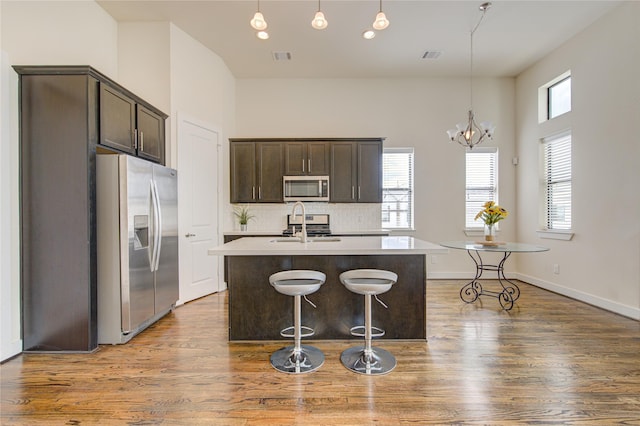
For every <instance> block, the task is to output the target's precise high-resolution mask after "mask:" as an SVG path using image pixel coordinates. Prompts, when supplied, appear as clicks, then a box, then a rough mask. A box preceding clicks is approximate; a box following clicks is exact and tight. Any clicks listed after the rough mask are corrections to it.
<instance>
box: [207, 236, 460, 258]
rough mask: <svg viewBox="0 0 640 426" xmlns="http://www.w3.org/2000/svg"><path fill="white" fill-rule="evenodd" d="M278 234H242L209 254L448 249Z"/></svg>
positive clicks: (404, 240)
mask: <svg viewBox="0 0 640 426" xmlns="http://www.w3.org/2000/svg"><path fill="white" fill-rule="evenodd" d="M281 239H282V238H276V237H243V238H240V239H237V240H235V241H231V242H228V243H226V244H223V245H221V246H218V247H214V248H210V249H209V250H208V253H209V255H210V256H219V255H224V256H296V255H298V256H310V255H321V256H328V255H336V256H341V255H372V254H425V255H426V254H446V253H448V252H449V250H448V249H446V248H444V247H442V246H440V245H438V244H434V243H430V242H428V241H423V240H418V239H416V238H413V237H405V236H394V237H376V236H372V237H340V241H323V242H318V241H313V242H307V243H301V242H299V241H286V242H280V241H276V240H281Z"/></svg>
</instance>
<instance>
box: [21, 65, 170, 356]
mask: <svg viewBox="0 0 640 426" xmlns="http://www.w3.org/2000/svg"><path fill="white" fill-rule="evenodd" d="M14 69H15V70H16V72H17V73H18V74H19V76H20V89H19V95H20V216H21V223H20V233H21V238H20V245H21V247H20V253H21V299H22V333H23V348H24V350H25V351H62V352H91V351H94V350H95V349H97V347H98V327H97V307H98V305H97V241H96V152H97V151H98V150H100V151H101V152H105V151H111V152H128V153H133V152H132V151H131V145H129V143H128V142H126V140H127V138H128V137H130V133H129V129H130V127H129V126H128V124H127V123H129V124H130V123H132V122H134V121H135V117H134V115H135V114H134V113H135V108H136V106H140V105H143V101H142V100H140V99H137V98H136V97H135V95H133V94H131V93H130V92H127V91H126V90H125V89H122V90H108V91H107V92H105V91H104V89H105V88H106V87H108V88H110V89H111V88H116V89H117V88H118V85H117V84H116V83H115V82H113V81H111V80H110V79H109V78H107V77H106V76H104V75H103V74H101V73H99V72H98V71H96V70H95V69H93V68H91V67H88V66H15V67H14ZM104 93H109V95H108V96H111V97H110V98H107V102H106V104H105V103H103V102H101V100H104V96H102V95H103V94H104ZM121 94H124V95H125V96H124V97H123V96H116V95H121ZM125 98H129V100H133V101H135V102H134V103H133V104H129V105H128V106H127V104H128V102H129V100H125ZM105 105H107V106H105ZM103 107H104V108H106V109H107V111H103ZM145 108H146V106H145ZM149 110H150V111H152V112H154V113H155V110H154V109H153V108H152V107H150V108H149ZM103 113H105V114H103ZM160 117H164V115H162V114H161V113H160ZM105 118H106V123H111V124H113V123H120V122H122V123H124V125H122V126H119V125H118V126H116V125H114V126H107V127H105V125H104V123H105V122H104V120H105ZM138 121H139V118H138ZM161 121H162V128H163V129H164V118H161ZM154 128H155V126H154ZM163 132H164V130H163ZM156 133H157V132H156ZM145 137H146V136H145ZM105 141H107V142H105ZM162 145H163V146H164V141H162ZM162 151H164V148H162V149H161V152H162ZM160 158H162V156H160Z"/></svg>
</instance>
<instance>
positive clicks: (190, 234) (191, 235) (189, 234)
mask: <svg viewBox="0 0 640 426" xmlns="http://www.w3.org/2000/svg"><path fill="white" fill-rule="evenodd" d="M184 236H185V237H187V238H190V237H195V236H196V234H192V233H188V234H185V235H184Z"/></svg>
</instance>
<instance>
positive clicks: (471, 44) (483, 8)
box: [380, 0, 489, 110]
mask: <svg viewBox="0 0 640 426" xmlns="http://www.w3.org/2000/svg"><path fill="white" fill-rule="evenodd" d="M380 2H382V0H380ZM488 8H489V5H487V4H486V3H485V4H482V5H481V6H480V10H481V11H482V15H480V19H478V23H477V24H476V26H475V27H474V28H473V29H472V30H471V37H470V38H471V42H470V49H469V89H470V90H469V93H470V96H469V97H470V99H469V109H471V110H473V34H474V33H475V32H476V30H477V29H478V27H479V26H480V23H481V22H482V20H483V19H484V15H485V14H486V13H487V9H488Z"/></svg>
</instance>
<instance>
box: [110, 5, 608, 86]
mask: <svg viewBox="0 0 640 426" xmlns="http://www.w3.org/2000/svg"><path fill="white" fill-rule="evenodd" d="M98 3H99V4H100V5H101V6H102V7H103V8H104V9H105V10H106V11H107V12H108V13H109V14H110V15H112V16H113V17H114V18H115V19H116V20H117V21H171V22H173V23H174V24H175V25H176V26H178V27H179V28H181V29H182V30H183V31H185V32H186V33H188V34H190V35H191V36H192V37H193V38H195V39H196V40H198V41H200V42H201V43H202V44H203V45H205V46H207V47H208V48H209V49H211V50H212V51H214V52H215V53H217V54H218V55H219V56H220V57H221V58H222V59H223V60H224V61H225V63H226V64H227V66H228V67H229V69H230V70H231V72H232V73H233V74H234V76H236V77H237V78H376V77H389V78H411V77H439V76H467V75H469V42H470V37H469V34H470V31H471V29H472V28H473V26H474V25H476V23H477V22H478V20H479V19H480V17H481V15H482V13H481V12H480V11H479V9H478V7H479V6H480V4H481V3H482V2H481V1H457V0H448V1H431V0H410V1H405V0H383V2H382V8H383V10H384V11H385V13H386V15H387V18H388V19H389V21H390V22H391V24H390V25H389V27H388V28H387V29H386V30H384V31H380V32H378V33H377V36H376V37H375V38H374V39H373V40H364V39H363V38H362V36H361V33H362V31H364V30H365V29H367V28H369V27H371V24H372V22H373V18H374V17H375V15H376V13H377V12H378V9H379V2H378V1H376V0H366V1H365V0H355V1H353V0H323V1H322V2H321V8H322V11H323V12H324V14H325V16H326V18H327V20H328V21H329V26H328V28H327V29H325V30H322V31H319V30H315V29H313V28H312V27H311V19H312V18H313V15H314V13H315V12H316V10H317V8H318V2H317V1H316V0H262V1H260V11H261V12H262V13H263V15H264V17H265V20H266V21H267V23H268V24H269V28H268V32H269V34H270V36H271V37H270V38H269V40H259V39H258V38H257V37H256V36H255V30H253V29H252V28H251V27H250V25H249V20H250V19H251V18H252V17H253V14H254V12H255V11H256V10H257V1H256V0H251V1H245V0H233V1H205V0H200V1H169V0H163V1H139V0H125V1H118V0H99V1H98ZM619 3H620V2H619V1H617V0H605V1H594V0H586V1H580V0H571V1H558V0H548V1H544V0H534V1H518V0H503V1H499V0H498V1H494V2H493V6H492V7H491V8H490V9H489V11H488V12H487V13H486V16H485V18H484V20H483V21H482V24H481V25H480V27H479V28H478V30H477V32H476V33H475V35H474V55H473V56H474V59H473V62H474V66H473V68H474V70H473V74H474V76H516V75H518V74H519V73H520V72H522V71H523V70H524V69H526V68H527V67H529V66H530V65H531V64H533V63H535V62H536V61H537V60H539V59H540V58H542V57H543V56H545V55H546V54H548V53H549V52H550V51H552V50H553V49H555V48H557V47H558V46H560V45H561V44H562V43H564V42H565V41H566V40H568V39H569V38H571V37H572V36H574V35H575V34H577V33H579V32H580V31H581V30H582V29H584V28H585V27H587V26H589V25H590V24H591V23H593V22H594V21H596V20H597V19H598V18H599V17H601V16H602V15H604V14H605V13H607V11H609V10H610V9H612V8H613V7H615V6H616V5H617V4H619ZM426 50H436V51H441V52H442V55H441V56H440V57H439V58H438V59H435V60H427V59H422V55H423V54H424V52H425V51H426ZM282 51H285V52H290V53H291V55H292V59H291V60H290V61H287V62H282V61H279V62H276V61H274V60H273V58H272V52H282Z"/></svg>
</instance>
